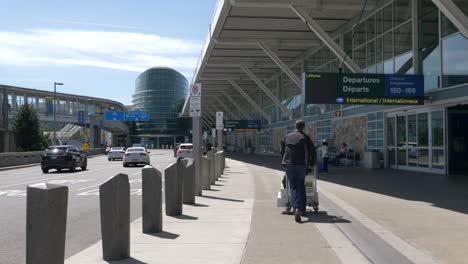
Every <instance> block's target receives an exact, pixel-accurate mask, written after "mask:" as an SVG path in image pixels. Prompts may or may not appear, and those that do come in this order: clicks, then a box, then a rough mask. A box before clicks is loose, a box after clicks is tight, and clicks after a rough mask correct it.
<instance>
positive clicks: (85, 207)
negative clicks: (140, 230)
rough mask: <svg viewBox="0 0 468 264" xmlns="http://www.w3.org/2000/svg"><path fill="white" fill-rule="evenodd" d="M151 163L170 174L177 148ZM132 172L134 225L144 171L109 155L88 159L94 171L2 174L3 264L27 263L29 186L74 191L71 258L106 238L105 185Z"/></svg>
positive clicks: (0, 222) (68, 246)
mask: <svg viewBox="0 0 468 264" xmlns="http://www.w3.org/2000/svg"><path fill="white" fill-rule="evenodd" d="M150 155H151V165H152V166H154V167H156V168H157V169H159V170H160V171H162V172H163V171H164V169H165V168H166V167H167V166H169V165H170V164H171V163H173V162H175V158H174V157H173V152H172V150H151V154H150ZM118 173H125V174H128V176H129V180H130V189H131V190H130V193H131V202H130V207H131V213H130V217H131V221H133V220H134V219H137V218H139V217H141V167H129V168H124V167H123V166H122V162H121V161H108V160H107V156H96V157H91V158H89V159H88V170H86V171H79V170H78V171H77V172H75V173H71V172H68V171H62V172H61V173H57V172H55V170H52V171H51V172H50V173H48V174H43V173H42V171H41V168H40V166H33V167H28V168H21V169H12V170H6V171H0V212H1V214H0V215H1V216H0V244H1V245H2V246H1V247H0V263H2V264H17V263H25V259H26V241H25V239H26V233H25V229H26V187H27V185H29V184H35V183H41V182H49V183H54V184H61V185H67V186H68V187H69V198H68V201H69V202H68V216H67V237H66V248H65V257H66V258H67V257H70V256H72V255H74V254H76V253H78V252H80V251H81V250H83V249H85V248H87V247H88V246H90V245H92V244H94V243H96V242H97V241H99V240H100V238H101V234H100V232H101V229H100V216H99V192H98V190H99V185H101V184H102V183H103V182H105V181H106V180H107V179H109V178H110V177H112V176H114V175H116V174H118Z"/></svg>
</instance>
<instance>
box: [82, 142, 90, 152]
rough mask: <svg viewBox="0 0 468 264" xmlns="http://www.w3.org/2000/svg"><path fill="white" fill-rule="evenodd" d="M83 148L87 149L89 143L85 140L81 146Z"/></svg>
mask: <svg viewBox="0 0 468 264" xmlns="http://www.w3.org/2000/svg"><path fill="white" fill-rule="evenodd" d="M81 147H82V148H83V149H84V150H88V149H89V144H88V143H87V142H85V143H83V145H82V146H81Z"/></svg>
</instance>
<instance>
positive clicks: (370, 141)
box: [367, 112, 384, 151]
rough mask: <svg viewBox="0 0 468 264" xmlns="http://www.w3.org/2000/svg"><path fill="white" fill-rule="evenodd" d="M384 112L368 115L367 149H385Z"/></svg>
mask: <svg viewBox="0 0 468 264" xmlns="http://www.w3.org/2000/svg"><path fill="white" fill-rule="evenodd" d="M383 116H384V115H383V113H382V112H378V113H370V114H368V115H367V149H368V150H379V151H381V150H383V147H384V117H383Z"/></svg>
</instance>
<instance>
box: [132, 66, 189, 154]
mask: <svg viewBox="0 0 468 264" xmlns="http://www.w3.org/2000/svg"><path fill="white" fill-rule="evenodd" d="M187 88H188V81H187V79H186V78H185V77H184V76H183V75H182V74H180V73H179V72H177V71H175V70H173V69H171V68H167V67H153V68H150V69H148V70H146V71H144V72H143V73H142V74H140V76H138V78H137V79H136V81H135V93H134V94H133V100H132V103H133V106H132V108H133V110H140V111H148V112H149V116H150V120H149V121H145V122H136V124H135V126H136V129H135V128H134V129H133V131H131V132H132V135H131V137H132V141H133V142H134V143H141V144H143V145H148V146H151V145H153V147H158V146H161V145H168V146H169V145H174V143H175V142H184V139H185V137H186V136H188V134H189V130H188V128H187V126H185V124H184V122H182V120H181V119H179V113H180V111H181V109H182V106H183V104H184V100H185V97H186V96H187V92H188V90H187Z"/></svg>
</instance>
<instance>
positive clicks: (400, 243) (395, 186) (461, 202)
mask: <svg viewBox="0 0 468 264" xmlns="http://www.w3.org/2000/svg"><path fill="white" fill-rule="evenodd" d="M231 158H234V159H236V160H239V161H243V162H245V163H247V164H249V165H248V168H249V169H255V168H256V169H258V170H262V169H266V170H271V171H275V172H276V173H277V175H278V176H280V175H283V172H282V171H283V169H282V167H281V166H280V164H279V162H278V158H277V157H268V156H258V155H247V156H244V155H238V154H234V155H231ZM256 178H258V177H256ZM262 181H265V180H262ZM318 187H319V188H318V190H319V198H320V211H322V212H323V211H326V213H327V214H328V213H331V212H339V213H338V214H337V215H336V216H333V215H332V216H330V215H329V216H328V220H331V221H332V222H334V223H335V226H338V227H339V228H340V230H341V231H343V232H344V233H345V234H346V236H347V237H348V238H350V239H352V240H353V242H354V244H355V245H356V244H359V243H358V242H359V241H358V240H359V239H354V237H353V234H352V232H353V230H352V229H350V228H349V226H350V225H356V224H357V225H358V226H363V227H364V228H363V229H362V230H360V231H359V232H360V233H361V234H365V233H371V234H372V236H375V237H377V238H378V239H379V241H377V242H379V243H381V242H383V243H385V244H387V246H390V248H392V250H396V251H397V252H398V253H399V254H401V255H402V256H403V257H404V258H406V259H407V260H410V262H413V263H440V262H442V263H468V261H467V259H468V253H467V251H466V248H467V246H468V236H466V234H467V233H468V202H467V201H468V179H464V178H456V179H452V178H448V177H446V176H441V175H435V174H427V173H418V172H407V171H399V170H392V169H385V170H384V169H376V170H372V169H364V168H359V167H351V168H349V167H348V168H343V167H334V166H330V168H329V174H325V175H320V176H319V181H318ZM276 188H277V187H276ZM272 191H274V190H271V191H270V192H272ZM258 195H259V194H258V193H257V199H256V202H257V200H258ZM265 196H266V197H268V194H267V193H266V194H265ZM254 208H255V210H257V208H256V207H255V206H254ZM332 209H333V210H332ZM272 217H276V218H278V216H272ZM312 219H315V220H314V221H317V220H316V218H315V217H313V218H312ZM288 220H289V219H288ZM337 220H338V221H337ZM346 220H347V221H348V222H347V221H346ZM289 221H292V219H290V220H289ZM254 227H255V213H254V220H253V228H252V231H251V233H254V232H255V228H254ZM316 227H317V229H318V230H320V231H321V232H320V233H321V234H322V236H323V237H324V238H325V239H327V238H328V237H329V236H328V234H327V233H324V232H322V228H321V227H320V225H317V224H316ZM354 231H355V230H354ZM310 236H314V234H312V233H311V234H310ZM251 237H252V235H251ZM327 241H328V240H327ZM250 242H251V239H249V243H250ZM328 242H329V243H330V241H328ZM331 247H332V248H333V249H334V251H335V253H336V254H337V256H340V255H339V254H340V251H339V249H337V248H334V247H333V245H331ZM365 250H366V249H365V248H360V251H363V252H364V253H367V252H365ZM246 253H247V254H246V255H248V253H249V246H248V247H247V250H246ZM251 253H252V256H254V255H255V254H254V252H253V251H252V252H251ZM270 253H271V252H270ZM370 253H373V252H370ZM379 254H380V253H379ZM370 255H371V254H370ZM367 257H369V255H367ZM374 262H375V261H374ZM251 263H255V262H254V261H253V262H251ZM257 263H259V262H257ZM264 263H266V262H264ZM298 263H299V262H298ZM317 263H320V262H317ZM327 263H328V262H327ZM343 263H353V262H351V261H343ZM375 263H377V262H375ZM394 263H397V262H394Z"/></svg>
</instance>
